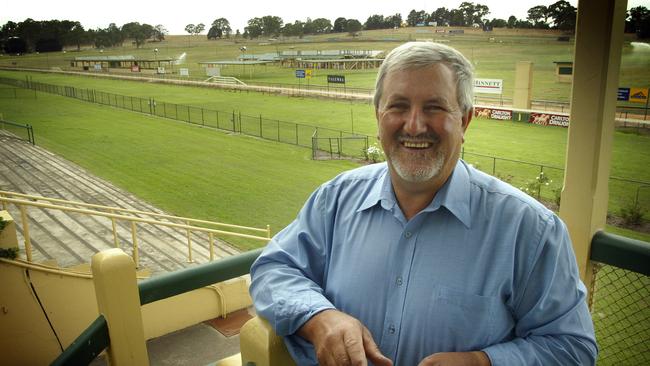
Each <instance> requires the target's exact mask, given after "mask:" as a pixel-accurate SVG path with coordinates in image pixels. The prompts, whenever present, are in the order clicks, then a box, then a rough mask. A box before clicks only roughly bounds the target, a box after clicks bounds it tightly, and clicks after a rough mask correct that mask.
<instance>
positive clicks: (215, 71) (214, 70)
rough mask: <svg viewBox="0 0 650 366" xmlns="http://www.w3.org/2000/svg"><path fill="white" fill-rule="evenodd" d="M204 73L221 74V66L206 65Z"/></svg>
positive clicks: (209, 74) (210, 74)
mask: <svg viewBox="0 0 650 366" xmlns="http://www.w3.org/2000/svg"><path fill="white" fill-rule="evenodd" d="M205 73H206V75H208V76H221V68H220V67H206V68H205Z"/></svg>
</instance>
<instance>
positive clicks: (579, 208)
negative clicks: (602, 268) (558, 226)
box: [560, 0, 627, 296]
mask: <svg viewBox="0 0 650 366" xmlns="http://www.w3.org/2000/svg"><path fill="white" fill-rule="evenodd" d="M626 5H627V1H625V0H593V1H590V2H587V1H584V0H583V1H580V2H579V5H578V18H577V27H576V43H575V57H574V60H575V61H574V68H573V70H574V73H573V92H572V96H571V124H570V125H569V136H568V144H567V157H566V170H565V175H564V188H563V189H562V204H561V206H560V217H562V219H563V220H564V222H565V223H566V225H567V227H568V229H569V233H570V235H571V241H572V243H573V249H574V251H575V253H576V258H577V260H578V268H579V270H580V277H581V278H582V281H583V282H584V283H585V285H586V286H587V288H588V289H591V285H592V274H593V270H592V266H591V261H590V260H589V255H590V250H591V239H592V237H593V235H594V233H595V232H596V231H598V230H601V229H602V228H604V227H605V220H606V218H607V202H608V198H609V192H608V190H609V188H608V182H609V173H610V161H611V155H612V140H613V136H614V115H615V111H616V93H617V88H618V75H619V69H620V64H621V49H622V42H623V25H624V24H623V22H624V19H625V9H626ZM590 296H591V293H590Z"/></svg>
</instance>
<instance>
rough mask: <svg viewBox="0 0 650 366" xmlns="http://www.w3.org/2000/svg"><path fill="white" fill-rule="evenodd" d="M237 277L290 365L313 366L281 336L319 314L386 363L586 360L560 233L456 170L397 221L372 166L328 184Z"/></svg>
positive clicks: (550, 217) (294, 340)
mask: <svg viewBox="0 0 650 366" xmlns="http://www.w3.org/2000/svg"><path fill="white" fill-rule="evenodd" d="M251 275H252V284H251V294H252V296H253V299H254V303H255V308H256V309H257V312H258V313H259V314H260V315H261V316H262V317H264V318H266V319H268V320H269V322H270V323H271V325H272V326H273V328H274V329H275V330H276V332H277V333H278V334H280V335H282V336H285V337H286V338H285V343H286V344H287V347H288V348H289V351H290V353H291V354H292V356H293V357H294V359H295V360H296V362H297V364H298V365H301V366H302V365H312V364H317V361H316V358H315V354H314V350H313V347H312V346H311V345H310V344H309V343H308V342H307V341H305V340H304V339H302V338H301V337H300V336H298V335H296V334H294V333H295V332H296V331H297V330H298V329H299V328H300V327H301V326H302V325H303V324H304V323H305V322H306V321H307V320H308V319H309V318H310V317H312V316H313V315H315V314H316V313H318V312H320V311H322V310H325V309H332V308H336V309H338V310H341V311H343V312H345V313H348V314H350V315H352V316H354V317H355V318H357V319H359V320H360V321H361V322H362V323H363V324H364V325H365V326H366V327H367V328H368V329H369V330H370V333H371V334H372V336H373V339H374V340H375V342H377V344H378V345H379V348H380V350H381V352H382V353H383V354H384V355H385V356H387V357H389V358H390V359H392V360H393V361H394V362H395V364H396V365H417V364H418V363H419V362H420V361H421V360H422V359H423V358H425V357H426V356H428V355H431V354H433V353H436V352H450V351H475V350H483V351H484V352H486V353H487V355H488V356H489V358H490V360H491V362H492V364H493V365H523V364H526V365H554V364H556V365H569V364H581V365H582V364H593V363H594V362H595V361H594V360H595V357H596V353H597V348H596V342H595V337H594V330H593V325H592V322H591V317H590V314H589V311H588V308H587V305H586V303H585V293H586V290H585V287H584V285H583V284H582V283H581V282H580V278H579V275H578V269H577V266H576V260H575V255H574V253H573V250H572V247H571V243H570V240H569V237H568V233H567V230H566V227H565V226H564V224H563V223H562V222H561V221H560V219H559V218H558V217H557V216H556V215H555V214H554V213H553V212H552V211H550V210H548V209H546V208H545V207H544V206H542V205H541V204H539V203H538V202H537V201H535V200H534V199H532V198H531V197H529V196H528V195H526V194H524V193H522V192H521V191H519V190H517V189H515V188H513V187H511V186H509V185H507V184H505V183H503V182H501V181H499V180H497V179H495V178H493V177H491V176H489V175H486V174H484V173H482V172H480V171H478V170H476V169H473V168H472V167H471V166H468V165H467V164H465V163H464V162H462V161H459V162H458V164H457V165H456V167H455V169H454V171H453V173H452V175H451V176H450V178H449V179H448V180H447V182H446V183H445V185H444V186H443V187H442V188H441V189H440V190H439V191H438V193H437V194H436V196H435V198H434V199H433V201H432V202H431V203H430V204H429V205H428V206H427V207H426V208H425V209H424V210H422V211H421V212H419V213H418V214H417V215H415V216H414V217H413V218H411V219H410V220H407V219H406V218H405V217H404V214H403V213H402V211H401V210H400V207H399V205H398V203H397V200H396V198H395V195H394V193H393V189H392V185H391V181H390V175H389V174H388V170H387V166H386V164H385V163H384V164H374V165H370V166H366V167H362V168H359V169H355V170H352V171H349V172H346V173H343V174H341V175H339V176H338V177H336V178H335V179H333V180H331V181H329V182H327V183H325V184H323V185H322V186H321V187H320V188H319V189H318V190H317V191H316V192H314V193H313V194H312V196H311V197H310V198H309V200H308V201H307V203H306V204H305V206H304V207H303V208H302V210H301V211H300V213H299V215H298V217H297V218H296V220H295V221H294V222H293V223H291V224H290V225H289V226H288V227H286V228H285V229H284V230H282V231H281V232H279V233H278V234H277V235H276V236H275V237H274V238H273V239H272V240H271V242H270V243H269V244H268V246H267V247H266V249H265V250H264V252H263V254H262V255H261V256H260V258H259V259H258V260H257V261H256V262H255V263H254V265H253V267H252V268H251Z"/></svg>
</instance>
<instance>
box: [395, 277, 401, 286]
mask: <svg viewBox="0 0 650 366" xmlns="http://www.w3.org/2000/svg"><path fill="white" fill-rule="evenodd" d="M396 283H397V286H402V277H401V276H398V277H397V281H396Z"/></svg>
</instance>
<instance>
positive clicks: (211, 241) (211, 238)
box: [208, 233, 214, 262]
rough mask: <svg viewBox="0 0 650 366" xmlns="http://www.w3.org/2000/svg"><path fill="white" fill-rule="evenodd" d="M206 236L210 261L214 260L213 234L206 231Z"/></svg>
mask: <svg viewBox="0 0 650 366" xmlns="http://www.w3.org/2000/svg"><path fill="white" fill-rule="evenodd" d="M208 238H209V239H210V262H212V261H213V260H214V234H213V233H208Z"/></svg>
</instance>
